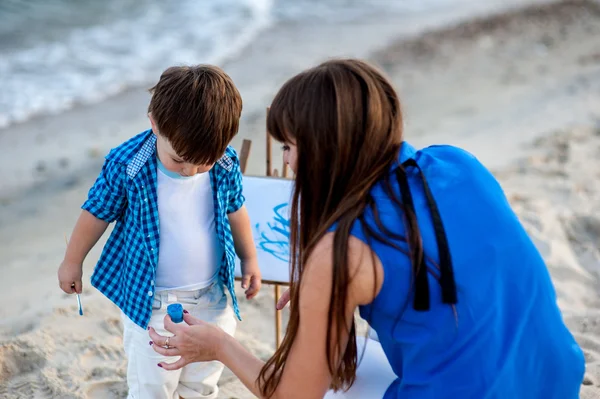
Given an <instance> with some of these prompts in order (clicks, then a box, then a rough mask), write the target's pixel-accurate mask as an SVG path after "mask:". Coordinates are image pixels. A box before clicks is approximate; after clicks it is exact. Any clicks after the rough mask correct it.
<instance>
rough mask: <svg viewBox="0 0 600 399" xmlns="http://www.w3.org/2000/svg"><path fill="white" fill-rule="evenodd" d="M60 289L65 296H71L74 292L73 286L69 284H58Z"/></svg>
mask: <svg viewBox="0 0 600 399" xmlns="http://www.w3.org/2000/svg"><path fill="white" fill-rule="evenodd" d="M59 286H60V289H61V290H63V291H64V292H65V294H72V293H74V292H75V291H73V285H71V284H70V283H62V282H61V283H60V284H59Z"/></svg>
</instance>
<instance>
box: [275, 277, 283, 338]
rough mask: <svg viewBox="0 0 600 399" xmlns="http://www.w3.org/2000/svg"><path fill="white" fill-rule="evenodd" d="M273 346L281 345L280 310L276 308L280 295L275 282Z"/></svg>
mask: <svg viewBox="0 0 600 399" xmlns="http://www.w3.org/2000/svg"><path fill="white" fill-rule="evenodd" d="M274 289H275V348H279V346H280V345H281V311H280V310H277V301H278V300H279V297H280V296H281V291H280V287H279V285H278V284H275V288H274Z"/></svg>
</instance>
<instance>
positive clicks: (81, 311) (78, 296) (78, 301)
mask: <svg viewBox="0 0 600 399" xmlns="http://www.w3.org/2000/svg"><path fill="white" fill-rule="evenodd" d="M65 243H66V244H67V246H69V240H67V235H66V234H65ZM71 288H73V290H75V283H73V284H71ZM77 306H78V307H79V315H80V316H83V307H82V306H81V296H80V295H79V294H77Z"/></svg>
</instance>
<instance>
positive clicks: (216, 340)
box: [149, 313, 229, 370]
mask: <svg viewBox="0 0 600 399" xmlns="http://www.w3.org/2000/svg"><path fill="white" fill-rule="evenodd" d="M183 320H184V321H185V323H173V321H172V320H171V317H170V316H169V315H166V316H165V329H166V330H167V331H169V332H171V333H173V336H172V337H164V336H162V335H159V334H157V333H156V331H155V330H154V328H152V327H150V328H149V331H150V338H151V339H152V341H151V342H150V345H152V348H153V349H154V351H156V352H157V353H160V354H161V355H163V356H181V358H180V359H179V360H177V361H176V362H175V363H164V362H162V363H159V364H158V366H159V367H162V368H164V369H165V370H178V369H180V368H182V367H183V366H185V365H187V364H190V363H194V362H207V361H211V360H219V352H220V348H221V346H222V344H223V341H225V339H226V338H227V337H229V335H227V333H225V332H224V331H223V330H221V329H220V328H219V327H217V326H214V325H212V324H209V323H206V322H204V321H202V320H199V319H197V318H195V317H193V316H191V315H190V314H188V313H184V315H183ZM186 323H187V324H186ZM167 344H168V346H167Z"/></svg>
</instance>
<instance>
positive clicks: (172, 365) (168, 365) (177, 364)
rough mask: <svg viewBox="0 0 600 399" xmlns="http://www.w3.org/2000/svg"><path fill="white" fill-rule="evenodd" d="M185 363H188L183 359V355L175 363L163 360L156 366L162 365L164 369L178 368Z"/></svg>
mask: <svg viewBox="0 0 600 399" xmlns="http://www.w3.org/2000/svg"><path fill="white" fill-rule="evenodd" d="M186 364H188V361H187V360H185V358H184V357H181V358H180V359H179V360H178V361H176V362H175V363H165V362H161V363H158V367H162V368H163V369H165V370H179V369H180V368H182V367H183V366H185V365H186Z"/></svg>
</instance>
